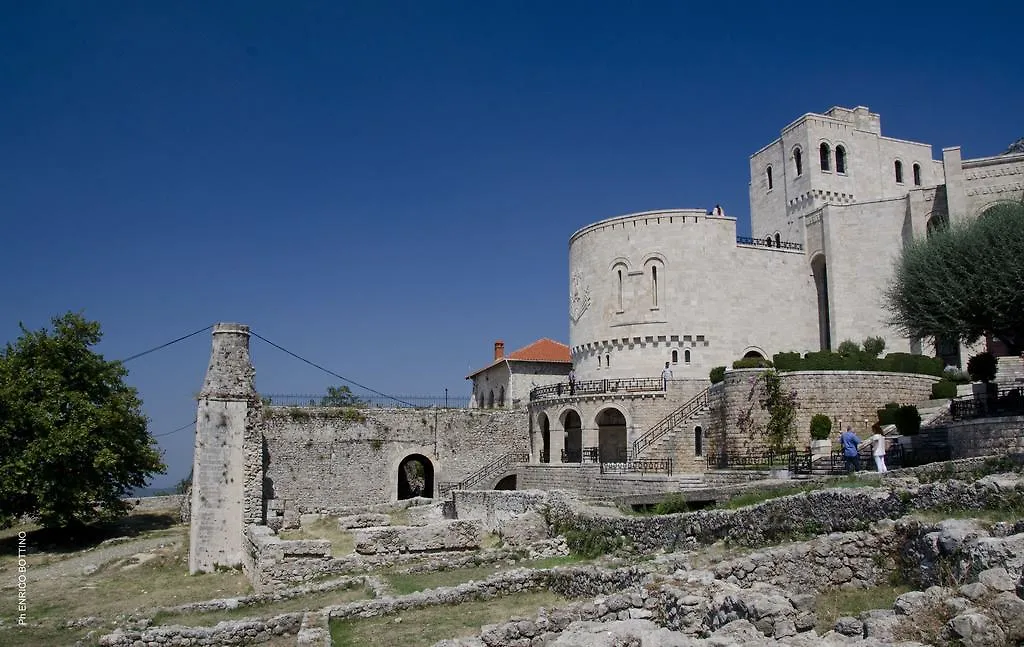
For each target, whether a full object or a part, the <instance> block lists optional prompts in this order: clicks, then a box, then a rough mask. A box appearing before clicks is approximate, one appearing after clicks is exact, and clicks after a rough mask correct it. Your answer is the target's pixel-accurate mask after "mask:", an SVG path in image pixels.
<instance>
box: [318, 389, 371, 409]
mask: <svg viewBox="0 0 1024 647" xmlns="http://www.w3.org/2000/svg"><path fill="white" fill-rule="evenodd" d="M320 406H321V407H365V406H366V400H364V399H362V398H360V397H359V396H357V395H356V394H354V393H352V389H350V388H348V387H347V386H329V387H327V395H325V396H324V397H322V398H320Z"/></svg>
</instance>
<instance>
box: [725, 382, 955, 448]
mask: <svg viewBox="0 0 1024 647" xmlns="http://www.w3.org/2000/svg"><path fill="white" fill-rule="evenodd" d="M762 372H763V371H762V369H735V370H729V371H726V374H725V382H724V386H723V387H720V388H721V389H722V391H721V393H720V394H719V393H717V392H716V394H715V395H716V397H715V398H713V399H712V400H711V404H712V412H711V415H710V424H709V428H710V431H709V433H708V444H709V447H708V449H707V451H712V452H713V451H714V450H715V449H716V448H720V447H722V446H723V445H724V446H726V447H727V448H728V450H729V451H731V452H742V451H746V450H757V449H759V448H761V447H763V443H762V441H761V440H760V438H759V437H758V438H754V439H750V438H744V437H742V436H740V435H739V433H738V431H737V426H736V420H737V418H738V417H739V416H740V414H741V413H742V412H746V411H747V410H748V409H749V410H750V413H751V416H752V417H753V420H754V424H755V426H756V427H758V428H763V427H764V425H765V423H766V422H767V420H768V412H766V411H763V410H762V409H761V407H760V406H759V405H758V399H759V398H760V397H761V388H760V385H759V384H758V385H757V388H756V389H754V390H753V391H752V387H753V386H754V380H756V378H757V376H758V375H760V374H761V373H762ZM781 375H782V386H783V389H785V390H786V391H795V392H796V398H797V403H798V408H797V411H796V420H795V422H794V430H795V432H796V443H795V444H796V446H797V447H803V446H805V445H807V444H809V443H810V422H811V417H813V416H814V415H815V414H818V413H824V414H825V415H827V416H829V417H831V418H832V419H833V424H832V439H833V440H834V441H837V440H838V438H839V434H840V433H842V431H843V429H844V428H845V426H846V425H847V424H851V425H853V428H854V431H856V432H857V434H858V435H860V436H861V439H864V438H867V436H868V435H870V434H869V428H870V424H872V423H874V421H875V420H876V419H877V417H878V416H877V413H876V411H877V409H880V408H882V407H883V406H885V404H886V403H888V402H898V403H900V404H915V403H919V402H923V401H925V400H928V399H930V398H931V386H932V384H933V383H935V382H936V381H937V380H938V378H935V377H932V376H930V375H913V374H909V373H887V372H881V371H796V372H792V373H782V374H781ZM751 405H753V406H752V407H751ZM865 420H868V421H869V422H868V424H865V423H864V421H865Z"/></svg>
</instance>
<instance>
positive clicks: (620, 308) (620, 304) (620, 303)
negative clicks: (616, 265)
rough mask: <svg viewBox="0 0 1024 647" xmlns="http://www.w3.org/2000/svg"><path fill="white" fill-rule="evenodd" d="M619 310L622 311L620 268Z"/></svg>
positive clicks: (620, 272) (620, 271) (620, 274)
mask: <svg viewBox="0 0 1024 647" xmlns="http://www.w3.org/2000/svg"><path fill="white" fill-rule="evenodd" d="M618 302H619V312H622V270H619V300H618Z"/></svg>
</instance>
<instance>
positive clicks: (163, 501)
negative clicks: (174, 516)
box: [126, 494, 185, 513]
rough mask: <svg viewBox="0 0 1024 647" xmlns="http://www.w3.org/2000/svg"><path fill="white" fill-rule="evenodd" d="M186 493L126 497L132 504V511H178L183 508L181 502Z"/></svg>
mask: <svg viewBox="0 0 1024 647" xmlns="http://www.w3.org/2000/svg"><path fill="white" fill-rule="evenodd" d="M184 498H185V495H184V494H167V495H164V496H144V497H139V498H138V499H126V501H128V502H129V503H131V504H132V512H135V513H139V512H164V511H166V510H174V511H175V512H177V511H178V510H179V509H180V508H181V503H182V501H183V500H184Z"/></svg>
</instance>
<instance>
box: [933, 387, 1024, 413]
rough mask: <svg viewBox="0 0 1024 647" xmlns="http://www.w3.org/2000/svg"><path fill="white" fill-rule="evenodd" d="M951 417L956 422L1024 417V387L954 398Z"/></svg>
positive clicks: (951, 403)
mask: <svg viewBox="0 0 1024 647" xmlns="http://www.w3.org/2000/svg"><path fill="white" fill-rule="evenodd" d="M949 415H950V417H951V418H953V419H954V420H967V419H970V418H988V417H998V416H1020V415H1024V387H1013V388H1009V389H999V390H998V391H992V392H991V393H987V394H982V395H977V396H973V395H966V396H963V397H960V398H953V400H952V401H951V402H950V403H949Z"/></svg>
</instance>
